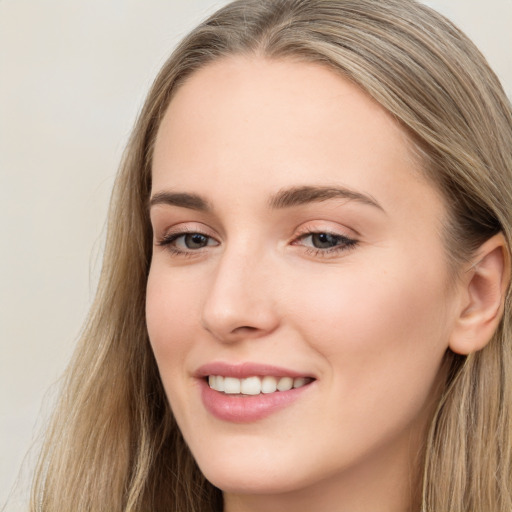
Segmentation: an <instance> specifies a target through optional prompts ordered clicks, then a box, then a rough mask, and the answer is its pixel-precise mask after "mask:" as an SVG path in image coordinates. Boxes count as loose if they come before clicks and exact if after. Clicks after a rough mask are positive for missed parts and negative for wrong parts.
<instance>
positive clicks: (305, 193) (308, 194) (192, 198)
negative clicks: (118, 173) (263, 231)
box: [149, 186, 385, 212]
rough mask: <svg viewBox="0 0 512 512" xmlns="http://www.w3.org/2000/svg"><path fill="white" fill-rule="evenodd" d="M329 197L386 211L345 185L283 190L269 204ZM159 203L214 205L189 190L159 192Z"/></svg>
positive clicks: (196, 206) (280, 206) (152, 202)
mask: <svg viewBox="0 0 512 512" xmlns="http://www.w3.org/2000/svg"><path fill="white" fill-rule="evenodd" d="M329 199H347V200H349V201H358V202H360V203H362V204H365V205H369V206H373V207H375V208H378V209H379V210H382V211H385V210H384V208H382V206H381V205H380V204H379V203H378V201H377V200H376V199H375V198H374V197H372V196H370V195H368V194H363V193H361V192H356V191H355V190H350V189H348V188H345V187H322V186H300V187H293V188H288V189H284V190H281V191H279V192H278V193H277V194H275V195H273V196H272V197H271V198H270V200H269V206H270V208H272V209H285V208H292V207H294V206H300V205H304V204H309V203H317V202H322V201H327V200H329ZM159 204H165V205H170V206H178V207H181V208H189V209H191V210H198V211H202V212H210V211H212V207H211V206H210V204H209V202H208V201H207V200H206V199H204V198H203V197H201V196H200V195H198V194H192V193H188V192H171V191H163V192H157V193H156V194H155V195H154V196H152V197H151V199H150V201H149V208H151V207H153V206H156V205H159Z"/></svg>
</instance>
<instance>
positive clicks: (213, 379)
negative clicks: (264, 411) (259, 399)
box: [208, 375, 311, 395]
mask: <svg viewBox="0 0 512 512" xmlns="http://www.w3.org/2000/svg"><path fill="white" fill-rule="evenodd" d="M309 382H311V379H310V378H307V377H297V378H295V379H293V378H292V377H271V376H270V375H267V376H265V377H247V378H246V379H237V378H235V377H223V376H222V375H210V376H209V377H208V384H209V385H210V387H211V388H212V389H214V390H215V391H223V392H224V393H227V394H229V395H237V394H242V395H259V394H260V393H273V392H274V391H289V390H290V389H292V388H300V387H302V386H305V385H306V384H308V383H309Z"/></svg>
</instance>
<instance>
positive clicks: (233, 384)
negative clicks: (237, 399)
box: [224, 377, 240, 395]
mask: <svg viewBox="0 0 512 512" xmlns="http://www.w3.org/2000/svg"><path fill="white" fill-rule="evenodd" d="M224 393H226V394H228V395H239V394H240V379H235V378H234V377H224Z"/></svg>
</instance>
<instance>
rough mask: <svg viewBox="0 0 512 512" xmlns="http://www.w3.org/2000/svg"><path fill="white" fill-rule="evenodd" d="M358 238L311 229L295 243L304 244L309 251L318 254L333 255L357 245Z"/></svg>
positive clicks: (294, 243)
mask: <svg viewBox="0 0 512 512" xmlns="http://www.w3.org/2000/svg"><path fill="white" fill-rule="evenodd" d="M357 243H358V242H357V240H354V239H353V238H349V237H347V236H345V235H341V234H339V233H329V232H327V231H310V232H307V233H305V234H303V235H300V236H299V237H298V238H297V239H296V240H295V241H294V242H293V245H300V246H304V247H305V248H306V249H307V250H308V252H309V253H312V254H314V255H317V256H328V255H333V254H336V253H339V252H342V251H347V250H348V249H351V248H352V247H355V246H356V245H357Z"/></svg>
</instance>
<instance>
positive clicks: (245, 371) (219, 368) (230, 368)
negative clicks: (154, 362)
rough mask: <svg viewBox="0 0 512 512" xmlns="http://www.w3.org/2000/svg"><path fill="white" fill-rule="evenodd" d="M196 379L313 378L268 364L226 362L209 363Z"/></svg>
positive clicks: (201, 369)
mask: <svg viewBox="0 0 512 512" xmlns="http://www.w3.org/2000/svg"><path fill="white" fill-rule="evenodd" d="M195 375H196V377H199V378H202V377H208V375H222V376H224V377H236V378H237V379H245V378H247V377H255V376H258V377H265V375H271V376H274V377H291V378H293V379H295V378H297V377H311V375H306V374H304V373H300V372H297V371H294V370H290V369H288V368H281V367H279V366H273V365H268V364H259V363H241V364H229V363H224V362H220V361H219V362H213V363H208V364H205V365H203V366H201V367H200V368H198V369H197V371H196V372H195Z"/></svg>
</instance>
